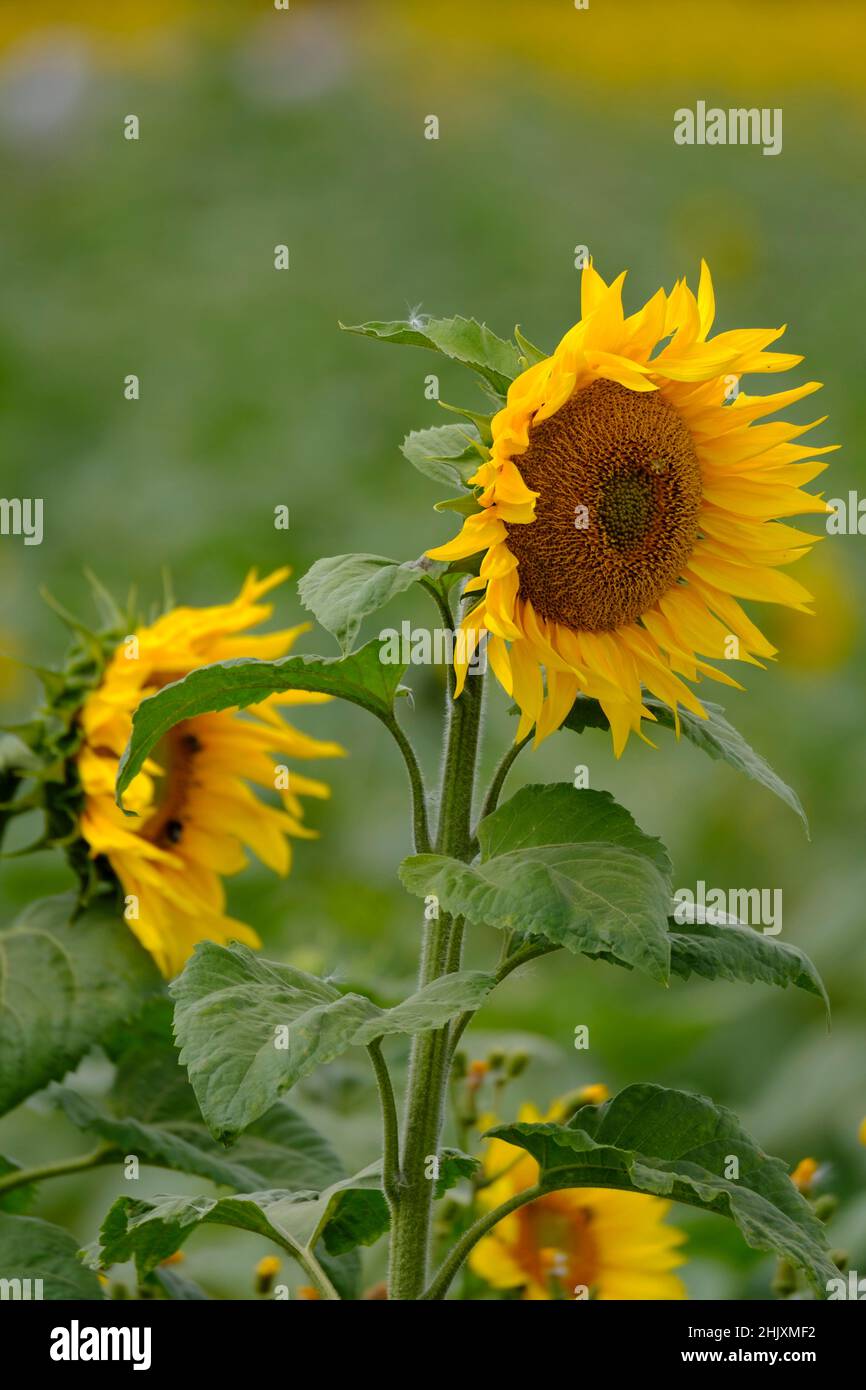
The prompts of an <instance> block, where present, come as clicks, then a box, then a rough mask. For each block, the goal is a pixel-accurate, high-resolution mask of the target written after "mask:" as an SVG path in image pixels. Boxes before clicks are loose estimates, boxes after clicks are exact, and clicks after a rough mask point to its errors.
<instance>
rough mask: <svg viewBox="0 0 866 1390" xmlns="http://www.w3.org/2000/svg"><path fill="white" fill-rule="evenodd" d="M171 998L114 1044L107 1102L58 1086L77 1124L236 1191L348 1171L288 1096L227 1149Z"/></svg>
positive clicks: (119, 1148) (144, 1157) (302, 1184)
mask: <svg viewBox="0 0 866 1390" xmlns="http://www.w3.org/2000/svg"><path fill="white" fill-rule="evenodd" d="M171 1013H172V1010H171V1004H170V1001H169V1000H167V999H160V1000H158V1001H156V1003H155V1004H154V1005H153V1006H151V1007H150V1008H149V1009H148V1010H147V1011H146V1013H145V1014H144V1015H143V1016H142V1018H141V1019H139V1020H138V1022H137V1032H138V1034H139V1036H136V1035H135V1034H133V1033H130V1034H128V1035H127V1036H126V1037H124V1038H123V1040H122V1042H121V1044H120V1045H119V1046H118V1045H113V1044H112V1042H111V1041H110V1042H109V1044H108V1046H109V1051H110V1053H111V1055H112V1056H113V1058H114V1060H115V1061H116V1063H117V1071H116V1074H115V1078H114V1083H113V1085H112V1087H111V1090H110V1091H109V1094H108V1097H107V1100H106V1105H105V1107H98V1106H96V1105H94V1104H93V1102H92V1101H90V1100H89V1099H87V1098H86V1097H84V1096H82V1095H79V1094H78V1093H77V1092H75V1091H72V1090H69V1089H66V1088H58V1089H57V1090H56V1091H55V1098H56V1100H57V1103H58V1104H59V1105H60V1106H61V1107H62V1109H63V1110H64V1112H65V1114H66V1116H67V1118H68V1119H69V1120H71V1121H72V1123H73V1124H75V1125H77V1126H78V1128H79V1129H82V1130H85V1131H87V1132H88V1133H90V1134H95V1135H97V1136H98V1137H99V1138H101V1139H102V1140H103V1141H104V1142H105V1143H106V1144H110V1145H111V1146H112V1147H113V1149H114V1150H115V1151H116V1153H117V1156H118V1160H119V1159H120V1157H121V1156H125V1155H127V1154H134V1155H135V1156H136V1157H137V1158H138V1160H139V1162H140V1163H143V1164H153V1165H155V1166H156V1167H161V1168H171V1169H174V1170H175V1171H177V1172H181V1173H196V1174H197V1175H198V1176H199V1177H203V1178H209V1179H210V1180H211V1181H212V1182H215V1183H222V1184H225V1185H226V1186H228V1187H232V1188H234V1189H235V1191H238V1192H243V1191H251V1190H254V1189H257V1188H263V1187H290V1188H292V1189H301V1188H313V1189H316V1190H318V1189H320V1188H324V1187H327V1186H328V1185H329V1184H330V1183H332V1182H336V1181H337V1180H338V1179H339V1178H342V1177H345V1171H344V1169H343V1165H342V1163H341V1162H340V1160H339V1158H338V1157H337V1155H336V1153H335V1152H334V1150H333V1149H332V1147H331V1145H330V1144H329V1143H328V1141H327V1140H326V1139H324V1138H323V1137H322V1135H321V1134H319V1133H317V1131H316V1130H315V1129H313V1127H312V1126H311V1125H310V1124H309V1123H308V1122H307V1121H306V1120H305V1119H304V1117H303V1116H302V1115H300V1114H298V1112H297V1111H296V1110H293V1109H292V1107H291V1106H289V1105H288V1104H287V1103H286V1102H285V1101H282V1100H281V1101H278V1102H277V1103H276V1104H275V1105H273V1106H272V1107H271V1109H270V1110H268V1111H267V1112H266V1113H265V1114H264V1115H262V1117H261V1119H259V1120H257V1121H256V1122H255V1124H253V1125H250V1127H249V1129H248V1130H247V1131H246V1133H245V1134H244V1135H243V1136H242V1138H241V1139H240V1140H239V1141H238V1143H237V1144H236V1145H235V1147H234V1149H233V1150H232V1152H231V1155H228V1154H227V1153H226V1151H225V1148H224V1147H223V1146H222V1145H221V1144H219V1143H217V1141H216V1140H215V1139H213V1138H212V1136H211V1134H210V1133H209V1131H208V1129H207V1126H206V1125H205V1123H204V1121H203V1120H202V1117H201V1114H200V1113H199V1108H198V1105H197V1103H196V1099H195V1095H194V1093H193V1090H192V1087H191V1086H190V1084H189V1081H188V1079H187V1075H186V1071H185V1070H184V1068H183V1067H182V1066H181V1064H180V1060H179V1058H178V1054H177V1049H176V1048H175V1046H174V1043H173V1041H172V1038H171Z"/></svg>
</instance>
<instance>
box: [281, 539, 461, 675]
mask: <svg viewBox="0 0 866 1390" xmlns="http://www.w3.org/2000/svg"><path fill="white" fill-rule="evenodd" d="M445 568H446V566H445V565H443V564H437V563H436V561H434V560H428V559H427V557H426V556H424V555H422V556H421V558H420V559H418V560H406V561H405V563H403V564H401V563H400V562H399V561H398V560H388V559H386V558H385V557H384V556H382V555H331V556H329V557H328V558H327V559H324V560H317V561H316V563H315V564H314V565H313V566H312V567H311V568H310V569H309V570H308V571H307V573H306V574H305V575H304V577H303V579H301V580H300V582H299V584H298V593H299V594H300V597H301V602H302V603H303V604H304V607H305V608H309V610H310V612H311V613H312V614H313V615H314V616H315V618H316V621H317V622H319V623H321V625H322V627H324V628H327V630H328V632H331V633H333V635H334V636H335V637H336V639H337V641H338V642H339V644H340V646H341V648H342V650H343V652H344V653H345V652H348V651H349V650H350V648H351V646H352V644H353V642H354V641H355V638H356V637H357V635H358V629H359V628H360V626H361V623H362V622H363V620H364V618H366V617H367V616H368V615H369V614H370V613H376V612H378V610H379V609H380V608H383V607H384V605H385V604H386V603H388V601H389V600H390V599H392V598H394V597H395V596H396V595H397V594H401V593H403V592H404V590H406V589H409V588H411V587H412V585H413V584H418V583H419V582H420V581H421V580H422V579H427V578H430V577H434V578H435V577H436V576H437V575H439V574H441V573H442V572H443V570H444V569H445Z"/></svg>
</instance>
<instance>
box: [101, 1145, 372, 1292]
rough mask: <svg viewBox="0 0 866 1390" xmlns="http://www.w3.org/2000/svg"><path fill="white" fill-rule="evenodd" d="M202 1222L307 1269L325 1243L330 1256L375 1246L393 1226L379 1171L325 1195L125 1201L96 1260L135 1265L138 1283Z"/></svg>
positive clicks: (116, 1208) (106, 1228)
mask: <svg viewBox="0 0 866 1390" xmlns="http://www.w3.org/2000/svg"><path fill="white" fill-rule="evenodd" d="M203 1223H212V1224H216V1225H222V1226H234V1227H236V1228H238V1229H239V1230H244V1231H252V1232H254V1233H255V1234H257V1235H263V1236H267V1237H268V1238H269V1239H270V1240H273V1241H275V1242H276V1244H277V1245H279V1246H281V1247H282V1248H283V1249H284V1250H286V1251H287V1252H288V1253H289V1254H290V1255H292V1256H294V1258H295V1259H296V1260H298V1262H299V1263H300V1264H301V1267H302V1268H304V1269H306V1270H308V1271H309V1270H310V1269H311V1266H312V1267H313V1268H315V1264H316V1263H317V1262H318V1261H317V1257H314V1256H313V1251H314V1249H315V1247H316V1245H317V1243H318V1242H319V1240H320V1239H321V1240H322V1241H323V1244H324V1247H325V1250H326V1251H327V1252H328V1253H329V1254H331V1255H337V1254H342V1253H343V1252H345V1251H348V1250H351V1249H354V1248H355V1247H357V1246H358V1245H371V1244H372V1243H373V1242H374V1241H376V1240H378V1239H379V1237H380V1236H381V1235H382V1234H383V1233H384V1231H385V1230H386V1229H387V1226H388V1207H387V1203H386V1201H385V1198H384V1196H383V1195H382V1191H381V1177H380V1174H379V1171H378V1166H376V1165H374V1166H373V1167H372V1168H370V1169H365V1170H364V1171H363V1172H361V1173H358V1174H356V1175H355V1176H354V1177H352V1178H344V1179H342V1180H341V1181H340V1182H337V1183H333V1184H332V1185H331V1186H330V1187H328V1188H326V1189H325V1190H324V1191H321V1192H304V1191H301V1192H286V1191H280V1190H276V1191H267V1192H251V1193H239V1194H237V1195H235V1196H232V1197H221V1198H214V1197H157V1198H155V1199H154V1200H153V1201H152V1202H149V1201H137V1200H135V1199H133V1198H131V1197H121V1198H119V1200H118V1201H116V1202H115V1203H114V1205H113V1206H112V1208H111V1210H110V1211H109V1213H108V1216H107V1217H106V1219H105V1222H104V1223H103V1226H102V1230H101V1232H100V1249H99V1255H98V1262H99V1264H100V1266H101V1267H103V1268H108V1267H109V1266H111V1265H113V1264H120V1263H123V1262H125V1261H126V1260H130V1259H134V1260H135V1263H136V1267H137V1269H138V1273H139V1277H140V1278H146V1277H147V1275H148V1274H149V1273H150V1272H151V1270H153V1269H155V1268H156V1266H157V1265H158V1264H159V1263H160V1262H161V1261H162V1260H165V1259H167V1258H168V1256H169V1255H172V1254H173V1253H174V1252H175V1250H177V1249H179V1248H180V1246H181V1245H182V1244H183V1243H184V1241H185V1240H186V1239H187V1238H188V1236H190V1235H191V1234H192V1232H193V1231H194V1230H196V1228H197V1227H199V1226H200V1225H202V1224H203Z"/></svg>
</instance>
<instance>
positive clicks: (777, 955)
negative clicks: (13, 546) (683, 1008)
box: [670, 919, 830, 1016]
mask: <svg viewBox="0 0 866 1390" xmlns="http://www.w3.org/2000/svg"><path fill="white" fill-rule="evenodd" d="M670 936H671V972H672V973H673V974H674V975H679V976H680V977H681V978H682V979H684V980H687V979H688V978H689V976H690V975H692V974H694V975H701V976H703V978H704V979H707V980H715V979H723V980H742V981H744V982H745V983H747V984H753V983H755V981H758V980H760V981H762V982H763V983H764V984H768V985H778V986H780V987H781V988H782V989H784V988H785V987H786V986H787V985H796V986H797V988H798V989H805V990H808V992H809V993H810V994H817V996H818V998H819V999H822V1000H823V1001H824V1006H825V1008H826V1009H827V1014H828V1016H829V1013H830V1001H829V999H828V998H827V991H826V989H825V988H824V982H823V980H822V979H821V976H820V975H819V974H818V971H817V970H816V968H815V966H814V965H813V964H812V962H811V960H810V959H809V957H808V956H807V955H806V953H805V951H802V950H801V949H800V947H799V946H794V945H791V944H790V943H789V942H786V941H780V940H779V938H778V937H776V936H765V935H764V933H763V932H759V931H756V930H755V928H754V927H747V926H744V925H743V924H742V923H739V922H727V923H717V922H708V921H696V922H694V923H689V924H686V925H684V924H680V923H678V922H676V921H674V920H673V919H671V922H670Z"/></svg>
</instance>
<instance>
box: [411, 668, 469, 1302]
mask: <svg viewBox="0 0 866 1390" xmlns="http://www.w3.org/2000/svg"><path fill="white" fill-rule="evenodd" d="M483 695H484V683H483V675H482V674H481V673H477V674H472V675H470V676H469V677H468V679H467V682H466V687H465V689H464V691H463V694H462V695H461V697H460V699H459V700H453V699H452V698H451V696H450V694H449V696H448V724H447V731H446V736H445V757H444V761H443V767H442V785H441V794H440V800H439V824H438V828H437V836H436V851H437V853H439V854H447V855H451V856H452V857H453V858H455V859H462V860H464V861H468V860H469V859H471V857H472V802H473V793H474V790H475V773H476V767H477V759H478V740H479V734H480V730H481V708H482V702H483ZM462 931H463V924H462V922H461V921H459V920H458V921H455V920H454V919H453V918H451V917H450V916H449V915H448V914H447V913H441V914H439V915H437V916H436V917H434V918H433V919H432V920H431V921H429V922H428V923H427V925H426V930H425V934H424V947H423V953H422V958H421V970H420V977H419V987H422V988H423V986H424V985H428V984H431V983H432V982H433V981H434V980H437V979H439V978H440V977H441V976H442V975H446V974H449V973H451V972H452V971H455V970H459V968H460V958H461V954H462V952H461V949H460V944H461V940H462ZM449 1064H450V1030H449V1029H448V1028H441V1029H438V1030H436V1031H433V1032H428V1033H422V1034H419V1035H418V1036H417V1037H416V1039H415V1041H414V1044H413V1047H412V1055H411V1060H410V1066H409V1085H408V1091H407V1097H406V1114H405V1122H404V1143H403V1155H402V1162H401V1165H400V1166H401V1187H400V1192H399V1197H398V1201H397V1203H396V1206H395V1211H394V1220H393V1226H392V1234H391V1270H390V1286H389V1292H390V1297H391V1298H392V1299H399V1300H413V1299H418V1298H420V1296H421V1293H422V1291H423V1289H424V1285H425V1283H426V1281H427V1273H428V1264H429V1256H430V1231H431V1218H432V1209H433V1192H434V1187H435V1184H434V1182H433V1181H432V1180H431V1179H430V1178H429V1177H427V1175H426V1171H427V1163H428V1160H429V1159H431V1158H434V1157H435V1156H436V1155H437V1153H438V1147H439V1139H440V1136H441V1132H442V1124H443V1119H444V1113H445V1094H446V1090H447V1085H448V1072H449Z"/></svg>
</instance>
